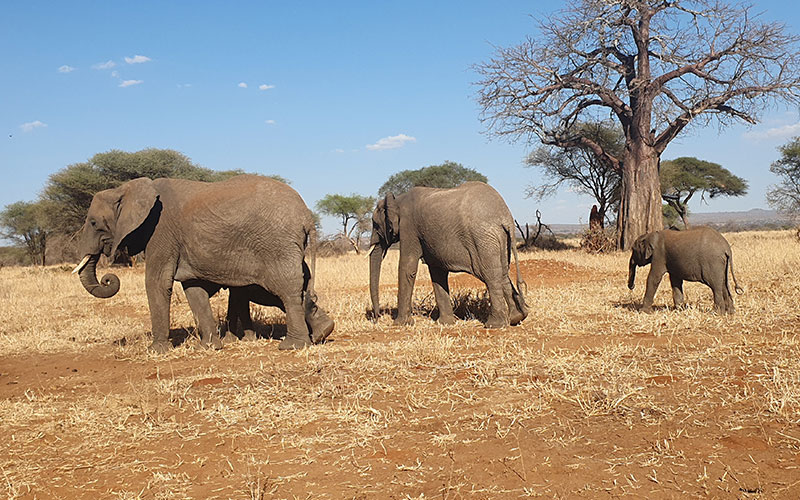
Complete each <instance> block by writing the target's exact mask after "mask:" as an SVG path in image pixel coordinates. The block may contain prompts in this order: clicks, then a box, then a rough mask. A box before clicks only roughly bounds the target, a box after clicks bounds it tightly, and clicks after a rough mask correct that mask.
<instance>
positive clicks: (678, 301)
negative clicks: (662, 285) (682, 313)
mask: <svg viewBox="0 0 800 500" xmlns="http://www.w3.org/2000/svg"><path fill="white" fill-rule="evenodd" d="M669 282H670V284H671V285H672V303H673V304H674V305H675V309H680V308H681V307H683V280H682V279H680V278H679V277H677V276H673V275H671V274H670V275H669Z"/></svg>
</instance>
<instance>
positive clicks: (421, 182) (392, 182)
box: [378, 161, 488, 196]
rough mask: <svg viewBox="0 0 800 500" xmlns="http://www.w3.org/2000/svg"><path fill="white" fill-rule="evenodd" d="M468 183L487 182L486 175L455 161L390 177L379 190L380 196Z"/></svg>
mask: <svg viewBox="0 0 800 500" xmlns="http://www.w3.org/2000/svg"><path fill="white" fill-rule="evenodd" d="M467 181H480V182H487V181H488V179H487V178H486V176H485V175H483V174H482V173H480V172H478V171H477V170H475V169H472V168H468V167H465V166H463V165H461V164H460V163H456V162H454V161H446V162H444V163H442V164H441V165H429V166H427V167H422V168H418V169H416V170H402V171H400V172H397V173H396V174H394V175H392V176H391V177H389V180H387V181H386V182H384V183H383V185H382V186H381V187H380V189H378V194H379V195H380V196H386V194H387V193H393V194H395V195H398V194H402V193H405V192H407V191H408V190H410V189H411V188H413V187H414V186H426V187H435V188H453V187H456V186H459V185H461V184H463V183H465V182H467Z"/></svg>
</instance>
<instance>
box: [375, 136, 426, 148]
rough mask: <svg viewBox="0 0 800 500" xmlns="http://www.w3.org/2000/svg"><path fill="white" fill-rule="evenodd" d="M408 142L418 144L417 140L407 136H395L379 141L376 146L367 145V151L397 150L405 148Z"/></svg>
mask: <svg viewBox="0 0 800 500" xmlns="http://www.w3.org/2000/svg"><path fill="white" fill-rule="evenodd" d="M407 142H417V139H416V138H415V137H411V136H409V135H406V134H399V135H393V136H391V137H384V138H383V139H379V140H378V142H376V143H375V144H367V149H369V150H370V151H382V150H384V149H397V148H402V147H403V146H405V145H406V143H407Z"/></svg>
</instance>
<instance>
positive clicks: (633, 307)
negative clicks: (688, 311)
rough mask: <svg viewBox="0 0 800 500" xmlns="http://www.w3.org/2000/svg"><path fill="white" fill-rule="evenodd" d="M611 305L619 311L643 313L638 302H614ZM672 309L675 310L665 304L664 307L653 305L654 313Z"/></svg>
mask: <svg viewBox="0 0 800 500" xmlns="http://www.w3.org/2000/svg"><path fill="white" fill-rule="evenodd" d="M611 305H613V306H614V307H616V308H618V309H627V310H628V311H634V312H641V308H642V305H641V304H640V303H638V302H620V301H618V302H612V303H611ZM671 309H674V308H673V307H670V306H668V305H666V304H664V305H655V304H654V305H653V312H656V311H669V310H671Z"/></svg>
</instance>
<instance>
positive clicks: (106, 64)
mask: <svg viewBox="0 0 800 500" xmlns="http://www.w3.org/2000/svg"><path fill="white" fill-rule="evenodd" d="M116 65H117V63H115V62H114V61H106V62H102V63H97V64H92V69H111V68H113V67H114V66H116Z"/></svg>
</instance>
